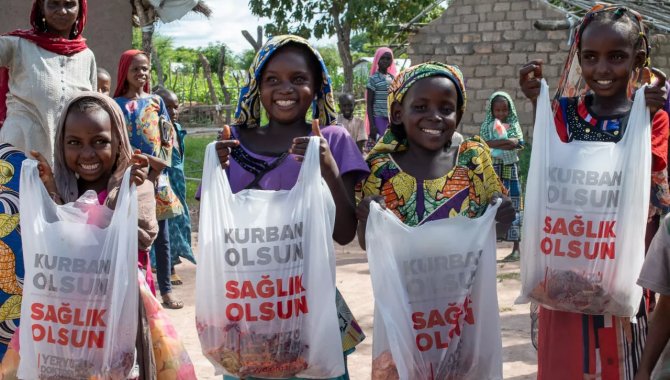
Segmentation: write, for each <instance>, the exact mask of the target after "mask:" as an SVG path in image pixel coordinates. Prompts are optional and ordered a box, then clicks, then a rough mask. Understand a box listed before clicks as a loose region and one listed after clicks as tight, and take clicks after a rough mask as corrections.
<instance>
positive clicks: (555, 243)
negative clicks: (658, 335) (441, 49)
mask: <svg viewBox="0 0 670 380" xmlns="http://www.w3.org/2000/svg"><path fill="white" fill-rule="evenodd" d="M534 133H535V135H534V136H535V138H534V141H533V152H532V155H531V162H530V170H529V173H528V183H527V185H526V200H525V212H524V221H523V240H522V242H521V244H522V249H521V251H522V252H523V255H522V257H521V281H522V289H521V296H520V297H519V299H518V300H517V302H528V301H529V300H534V301H536V302H538V303H540V304H542V305H543V306H545V307H547V308H550V309H556V310H563V311H569V312H577V313H585V314H596V315H597V314H611V315H617V316H624V317H629V316H633V315H634V314H635V312H636V311H637V309H638V306H639V304H640V299H641V297H642V289H641V288H640V287H639V286H637V285H636V284H635V281H636V279H637V276H638V274H639V273H640V269H641V267H642V262H643V260H644V236H645V228H646V221H647V213H648V209H649V192H650V189H649V187H650V181H651V180H650V175H651V127H650V120H649V110H648V109H647V108H646V105H645V98H644V88H642V89H640V90H638V91H637V93H636V94H635V102H634V103H633V107H632V109H631V112H630V116H629V119H628V125H627V126H626V129H625V130H624V135H623V137H622V138H621V141H619V142H618V143H616V144H615V143H606V142H587V141H573V142H570V143H564V142H562V141H561V140H560V138H559V136H558V134H557V132H556V126H555V124H554V119H553V112H552V110H551V105H550V103H549V88H548V86H547V84H546V82H544V81H543V83H542V89H541V92H540V96H539V98H538V100H537V111H536V119H535V129H534Z"/></svg>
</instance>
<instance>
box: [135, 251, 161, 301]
mask: <svg viewBox="0 0 670 380" xmlns="http://www.w3.org/2000/svg"><path fill="white" fill-rule="evenodd" d="M137 267H138V268H140V269H141V270H142V271H143V272H144V277H145V278H146V281H147V285H149V289H150V290H151V294H153V295H154V297H155V296H156V283H155V282H154V276H153V275H152V273H151V258H150V257H149V251H143V250H141V249H140V250H138V252H137Z"/></svg>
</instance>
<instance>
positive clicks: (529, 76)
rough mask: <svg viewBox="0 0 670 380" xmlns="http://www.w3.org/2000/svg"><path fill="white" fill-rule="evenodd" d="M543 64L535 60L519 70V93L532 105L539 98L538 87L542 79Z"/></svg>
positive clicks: (539, 60)
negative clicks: (521, 92)
mask: <svg viewBox="0 0 670 380" xmlns="http://www.w3.org/2000/svg"><path fill="white" fill-rule="evenodd" d="M543 64H544V62H543V61H542V60H541V59H536V60H533V61H530V62H528V63H527V64H525V65H524V66H523V67H522V68H521V70H519V86H521V91H523V94H524V95H526V97H527V98H528V99H530V100H531V101H532V102H533V103H535V101H536V100H537V97H538V96H540V87H541V83H542V82H541V81H540V79H542V65H543Z"/></svg>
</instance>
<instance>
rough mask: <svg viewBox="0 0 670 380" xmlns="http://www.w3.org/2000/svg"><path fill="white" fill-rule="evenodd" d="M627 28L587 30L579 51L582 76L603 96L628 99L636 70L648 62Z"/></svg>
mask: <svg viewBox="0 0 670 380" xmlns="http://www.w3.org/2000/svg"><path fill="white" fill-rule="evenodd" d="M629 33H630V31H629V30H627V28H625V27H612V25H602V24H593V25H589V26H588V27H587V28H586V29H584V33H583V34H582V41H581V50H580V52H579V61H580V65H581V68H582V76H583V77H584V80H585V81H586V83H587V84H588V86H589V88H590V89H591V90H593V92H594V93H595V94H596V95H598V96H601V97H612V96H615V95H621V94H623V96H626V94H627V88H628V82H629V80H630V75H631V72H632V71H633V69H634V68H635V67H637V66H640V65H641V64H642V62H643V61H644V52H643V51H642V52H640V53H641V56H640V57H638V55H639V54H637V53H638V52H636V51H635V49H634V47H633V46H632V45H631V42H630V38H629V37H628V34H629Z"/></svg>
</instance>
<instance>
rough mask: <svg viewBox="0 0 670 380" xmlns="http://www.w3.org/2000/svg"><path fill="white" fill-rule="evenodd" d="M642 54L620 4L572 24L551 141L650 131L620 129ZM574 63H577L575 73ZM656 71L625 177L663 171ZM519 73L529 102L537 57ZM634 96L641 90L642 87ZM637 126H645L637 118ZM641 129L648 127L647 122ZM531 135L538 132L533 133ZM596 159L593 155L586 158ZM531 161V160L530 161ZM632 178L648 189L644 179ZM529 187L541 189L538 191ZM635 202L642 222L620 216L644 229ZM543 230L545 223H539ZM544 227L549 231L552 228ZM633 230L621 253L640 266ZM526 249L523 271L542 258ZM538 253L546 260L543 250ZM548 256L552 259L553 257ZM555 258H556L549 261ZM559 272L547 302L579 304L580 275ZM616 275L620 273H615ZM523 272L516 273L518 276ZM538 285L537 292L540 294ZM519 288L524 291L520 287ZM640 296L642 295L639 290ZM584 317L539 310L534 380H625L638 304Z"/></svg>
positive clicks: (663, 119) (631, 18)
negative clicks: (642, 153) (636, 154)
mask: <svg viewBox="0 0 670 380" xmlns="http://www.w3.org/2000/svg"><path fill="white" fill-rule="evenodd" d="M648 53H649V47H648V43H647V37H646V35H645V30H644V26H643V24H642V21H641V17H640V16H639V15H638V14H636V13H634V12H633V11H631V10H629V9H626V8H621V7H605V6H603V5H597V6H596V7H594V8H593V9H592V10H591V11H590V12H589V13H588V14H587V15H586V16H585V18H584V20H583V21H582V23H581V24H580V26H579V27H578V29H577V32H576V40H575V43H574V45H573V47H572V49H571V54H570V56H569V57H568V62H567V63H566V67H565V71H564V73H563V77H562V79H561V82H560V85H559V92H558V94H557V99H556V101H555V102H554V116H553V119H554V123H551V124H555V127H556V133H557V139H560V141H561V142H562V143H571V142H573V141H576V142H580V141H588V142H595V143H594V146H596V145H597V144H598V142H610V143H619V142H620V141H621V143H625V142H626V140H627V139H626V138H625V136H626V135H629V134H630V133H637V134H638V136H639V134H641V133H649V129H645V127H644V126H643V125H634V126H629V127H628V128H626V124H627V123H628V120H629V119H632V113H631V110H632V109H633V108H635V107H634V106H633V101H632V99H631V96H630V95H631V93H632V91H631V89H633V88H634V85H635V83H634V82H635V79H636V78H637V76H636V75H635V74H636V73H638V71H639V70H640V69H642V68H643V66H644V65H645V62H646V61H647V58H648ZM579 65H581V70H580V68H579ZM657 74H658V76H659V77H660V78H661V80H660V81H659V83H658V84H656V85H654V86H651V87H647V88H646V89H644V90H643V91H644V100H645V101H646V104H647V106H648V108H649V110H650V116H651V120H650V121H651V157H648V156H647V157H641V158H640V159H639V160H638V161H636V162H631V165H633V166H634V167H633V166H631V169H630V170H629V172H628V173H624V174H628V175H633V174H634V173H635V172H639V170H640V169H639V168H640V166H642V167H647V170H649V169H651V170H654V171H659V170H665V168H666V165H667V141H668V115H667V114H666V113H665V112H664V111H659V109H660V108H661V106H662V104H663V103H664V102H665V98H664V94H663V91H662V90H661V87H662V86H663V82H664V81H665V80H664V77H663V76H662V74H661V73H660V72H657ZM520 77H521V78H520V84H521V88H522V90H523V91H524V94H525V95H526V96H527V97H528V98H529V99H531V100H532V101H533V102H534V103H535V102H536V99H537V98H538V95H539V94H540V88H541V86H540V83H541V81H540V79H541V78H542V62H541V61H533V62H531V63H529V64H527V65H526V66H524V67H523V68H522V69H521V71H520ZM584 85H586V86H588V88H589V89H590V90H591V92H589V93H588V94H586V95H585V96H581V95H584V94H583V93H582V90H583V87H584ZM544 91H547V90H546V89H545V90H544ZM638 93H639V94H642V92H638ZM639 96H642V95H639ZM547 99H548V98H547ZM547 101H548V100H547ZM541 108H544V109H545V110H548V109H549V108H548V106H544V105H540V104H536V109H538V110H540V109H541ZM638 108H640V107H638ZM549 112H551V111H549ZM640 112H644V110H643V109H641V108H640ZM643 115H644V114H643ZM539 117H545V115H540V114H539V111H538V114H537V115H536V118H539ZM636 117H639V116H636ZM645 118H646V116H643V117H642V120H644V119H645ZM549 120H551V117H549ZM642 124H644V121H643V122H642ZM647 128H649V127H648V126H647ZM536 133H538V132H537V131H536ZM547 133H551V134H553V131H547ZM633 137H636V136H628V138H629V139H630V138H633ZM640 145H644V143H641V144H639V145H638V147H637V148H635V149H642V147H641V146H640ZM597 146H598V147H600V148H598V149H610V150H611V149H613V148H612V146H611V145H607V144H605V145H597ZM647 149H648V148H647ZM603 151H604V150H603ZM585 152H586V150H585ZM538 154H539V153H538ZM585 154H588V153H585ZM598 158H599V157H593V161H596V160H597V159H598ZM645 160H651V163H649V161H646V163H645ZM532 166H533V163H531V167H532ZM532 171H533V169H532V168H531V172H532ZM596 174H597V172H596ZM643 174H646V173H643ZM646 175H647V176H648V175H649V174H646ZM647 178H648V177H647ZM565 182H569V181H565ZM573 182H574V181H573ZM637 182H641V183H644V185H646V186H648V184H647V182H648V181H645V180H641V181H637ZM529 183H530V178H529ZM602 183H603V184H604V183H606V182H602ZM647 189H648V187H647ZM530 191H537V192H539V193H541V192H542V191H541V190H540V189H534V190H530ZM527 195H530V192H527ZM626 196H632V197H641V198H639V199H645V197H647V196H648V192H647V193H645V192H644V191H643V190H641V191H640V192H638V193H636V194H632V195H626ZM530 198H532V197H530V196H529V197H528V199H527V201H528V205H530V204H531V203H532V202H531V199H530ZM647 199H648V198H647ZM642 203H644V202H641V204H640V205H639V208H640V209H642V210H639V211H640V212H641V213H642V214H643V215H642V218H641V221H640V222H639V223H634V222H632V221H631V220H626V221H624V223H626V224H628V223H633V224H635V225H641V226H642V227H643V226H644V221H645V219H646V213H647V205H646V204H642ZM624 206H625V205H624ZM601 211H602V210H601ZM537 212H539V211H537ZM574 212H576V211H573V213H574ZM533 215H535V214H533V212H532V211H529V208H527V209H526V215H525V216H527V217H528V216H530V217H533ZM543 222H544V221H543ZM622 225H623V224H622ZM524 226H525V228H530V227H531V224H529V223H526V222H524ZM542 227H545V226H544V224H543V225H542ZM549 230H550V231H553V230H552V229H551V228H549ZM637 235H640V236H636V237H632V238H639V239H642V241H640V242H639V244H637V243H636V244H637V245H636V247H638V248H639V252H634V251H630V252H621V253H622V255H626V254H633V255H638V254H639V255H640V257H633V258H631V259H632V261H634V262H637V263H641V260H642V257H643V254H644V252H643V250H644V241H643V239H644V231H643V228H642V230H641V231H639V233H638V234H637ZM619 240H621V237H619V236H618V235H617V238H616V244H619V243H618V241H619ZM526 243H529V242H526ZM623 243H624V242H622V244H623ZM529 244H530V243H529ZM566 249H567V248H566ZM575 252H576V251H575ZM575 252H573V253H575ZM604 252H605V251H603V254H604ZM527 253H528V254H529V256H528V257H526V258H525V259H522V272H523V269H524V268H523V267H524V265H526V264H528V260H530V256H531V255H541V254H540V252H539V250H534V252H530V251H529V252H527ZM550 253H551V252H550ZM538 257H542V258H545V259H546V256H545V255H541V256H538ZM551 258H552V259H553V256H552V257H551ZM558 259H561V258H557V259H556V260H558ZM524 261H526V263H524ZM588 270H590V269H589V268H584V271H588ZM565 273H566V277H565V278H564V279H561V276H552V277H551V278H552V279H553V280H552V282H553V284H552V283H549V280H547V279H545V285H546V286H545V287H543V288H542V289H547V290H551V289H554V290H551V292H550V293H547V296H549V297H550V300H551V299H553V300H556V299H559V298H556V297H560V299H562V300H564V301H566V302H573V303H574V302H579V299H580V298H579V297H585V296H588V295H587V293H585V292H581V293H579V294H578V293H576V292H575V289H577V288H579V287H580V286H582V284H584V283H585V281H584V279H583V278H579V277H577V276H574V275H572V277H568V276H567V274H568V273H575V272H565ZM636 275H637V273H635V274H633V273H630V274H629V276H630V286H629V287H628V288H629V289H633V288H634V281H635V276H636ZM614 276H615V277H614V278H613V279H612V280H616V281H619V280H621V279H620V278H616V276H617V274H615V275H614ZM618 276H621V274H619V275H618ZM523 277H524V276H523V273H522V280H523ZM545 277H546V276H545ZM547 278H548V277H547ZM561 281H562V282H561ZM603 284H605V283H603ZM524 286H525V284H524ZM542 289H537V290H538V292H539V291H541V290H542ZM601 291H602V290H598V289H596V288H594V289H593V290H592V292H590V293H589V294H591V296H593V295H597V294H599V293H600V292H601ZM636 291H637V290H636ZM538 292H536V295H537V296H538V297H539V296H540V293H538ZM524 293H526V292H525V291H524ZM639 293H640V294H641V291H640V292H639ZM580 294H581V295H580ZM540 298H541V297H540ZM570 300H573V301H570ZM552 302H553V301H552ZM555 306H558V304H555ZM584 306H585V307H586V308H590V309H593V308H595V307H597V306H598V305H595V304H594V303H593V302H588V303H587V304H585V305H584ZM602 306H603V307H613V306H615V303H614V302H609V303H606V304H604V305H602ZM591 314H592V315H587V314H581V313H579V312H566V311H558V310H550V309H548V308H546V307H541V308H540V317H539V347H538V379H541V380H546V379H576V378H583V377H598V378H600V377H602V378H606V379H614V380H617V379H619V380H624V379H628V380H629V379H632V378H633V376H634V374H635V371H636V369H637V368H638V364H639V360H640V354H641V347H643V345H644V340H645V338H644V337H645V335H646V329H647V322H646V321H647V318H646V311H645V308H644V307H643V306H642V307H640V308H639V311H638V312H637V314H636V315H635V316H634V317H632V318H631V317H617V316H612V315H593V314H594V313H591ZM595 314H598V313H595Z"/></svg>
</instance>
